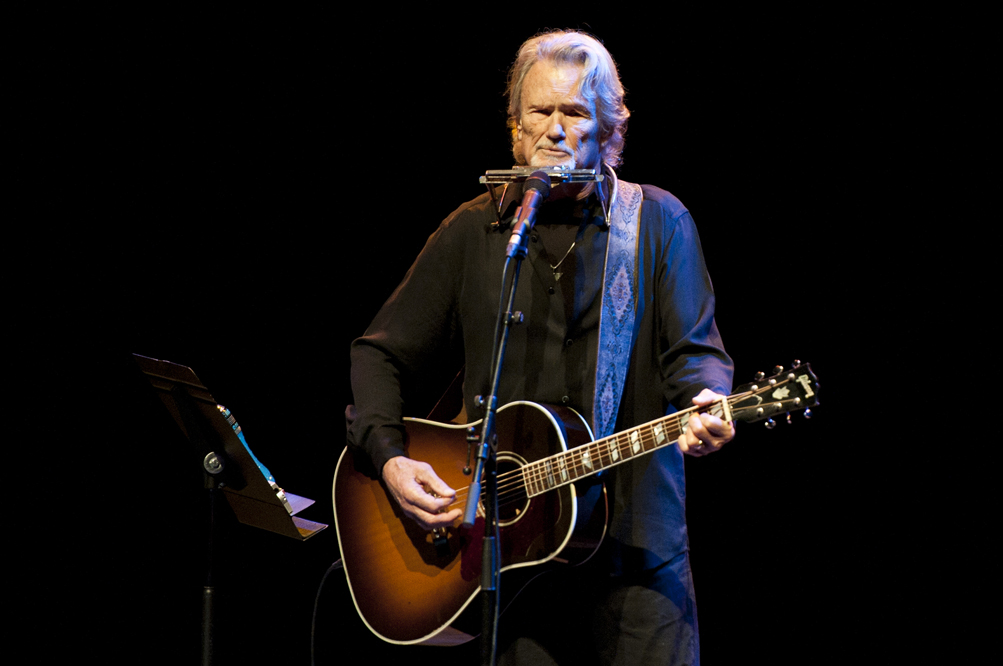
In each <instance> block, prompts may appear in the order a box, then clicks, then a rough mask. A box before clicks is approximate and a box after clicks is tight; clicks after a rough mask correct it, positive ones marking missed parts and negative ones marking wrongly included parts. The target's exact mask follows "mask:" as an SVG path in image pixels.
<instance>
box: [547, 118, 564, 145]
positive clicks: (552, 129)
mask: <svg viewBox="0 0 1003 666" xmlns="http://www.w3.org/2000/svg"><path fill="white" fill-rule="evenodd" d="M548 122H549V125H548V126H547V138H548V139H551V140H554V141H562V140H563V139H564V138H565V137H566V136H567V134H566V133H565V131H564V115H563V114H560V113H555V114H554V115H552V116H550V120H549V121H548Z"/></svg>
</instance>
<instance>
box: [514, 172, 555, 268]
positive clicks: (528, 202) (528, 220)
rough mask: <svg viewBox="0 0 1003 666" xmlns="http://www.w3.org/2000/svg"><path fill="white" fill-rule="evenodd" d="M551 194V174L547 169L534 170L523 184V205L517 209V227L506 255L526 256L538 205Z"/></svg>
mask: <svg viewBox="0 0 1003 666" xmlns="http://www.w3.org/2000/svg"><path fill="white" fill-rule="evenodd" d="M549 195H550V176H548V175H547V172H546V171H534V172H533V175H531V176H530V177H529V178H527V179H526V182H525V183H524V184H523V186H522V205H521V206H519V210H517V211H516V222H515V228H514V229H513V230H512V238H510V239H509V241H508V247H507V248H506V249H505V256H506V257H510V258H511V257H514V256H516V254H521V255H522V256H526V234H528V233H529V232H530V231H531V230H532V229H533V224H535V223H536V210H537V207H538V206H539V205H540V204H542V203H543V201H544V199H546V198H547V197H548V196H549Z"/></svg>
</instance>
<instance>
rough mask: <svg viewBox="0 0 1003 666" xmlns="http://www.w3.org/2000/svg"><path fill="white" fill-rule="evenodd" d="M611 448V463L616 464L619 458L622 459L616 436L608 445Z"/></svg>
mask: <svg viewBox="0 0 1003 666" xmlns="http://www.w3.org/2000/svg"><path fill="white" fill-rule="evenodd" d="M606 448H607V449H608V450H609V458H610V464H611V465H615V464H616V462H617V461H618V460H620V449H619V447H618V446H617V443H616V437H614V438H612V439H611V440H610V441H609V443H608V444H607V445H606Z"/></svg>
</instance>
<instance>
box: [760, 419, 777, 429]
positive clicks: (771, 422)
mask: <svg viewBox="0 0 1003 666" xmlns="http://www.w3.org/2000/svg"><path fill="white" fill-rule="evenodd" d="M763 425H765V426H766V429H767V430H773V429H774V428H776V427H777V422H776V421H774V420H773V419H766V423H765V424H763Z"/></svg>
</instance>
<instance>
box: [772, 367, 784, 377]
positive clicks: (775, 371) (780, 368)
mask: <svg viewBox="0 0 1003 666" xmlns="http://www.w3.org/2000/svg"><path fill="white" fill-rule="evenodd" d="M783 371H784V366H782V365H778V366H776V367H774V368H773V374H775V375H779V374H780V373H781V372H783Z"/></svg>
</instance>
